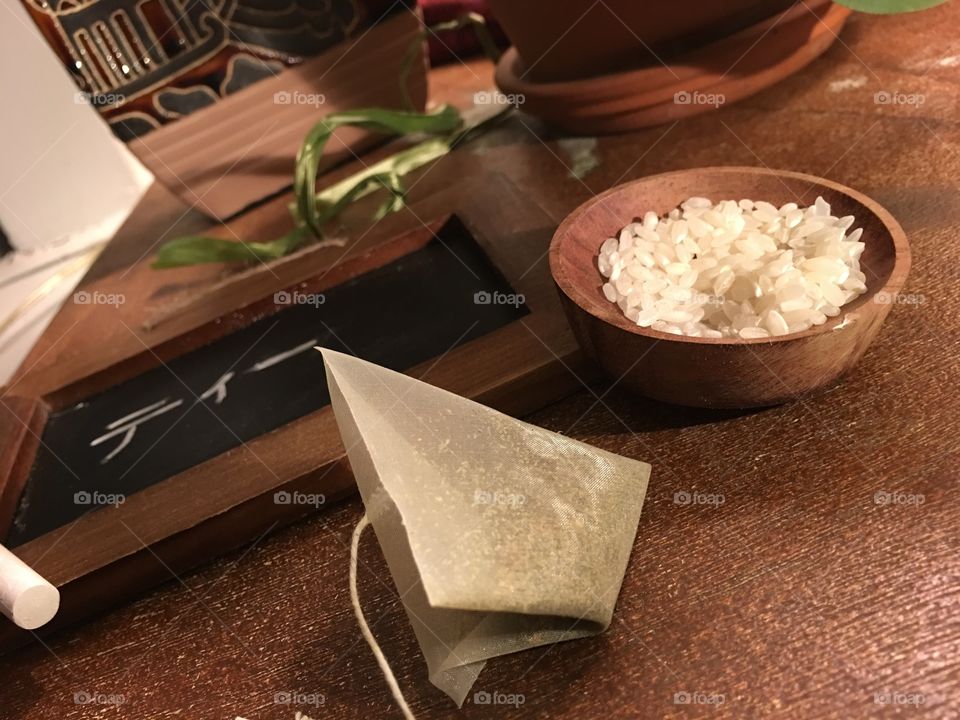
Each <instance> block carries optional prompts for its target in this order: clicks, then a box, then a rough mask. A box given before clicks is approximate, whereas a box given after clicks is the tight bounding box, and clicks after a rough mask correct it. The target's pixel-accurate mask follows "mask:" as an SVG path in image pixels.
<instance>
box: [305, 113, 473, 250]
mask: <svg viewBox="0 0 960 720" xmlns="http://www.w3.org/2000/svg"><path fill="white" fill-rule="evenodd" d="M461 122H462V120H461V118H460V113H459V112H458V111H457V110H456V108H454V107H452V106H450V105H444V106H442V107H441V108H439V109H437V110H436V111H434V112H432V113H411V112H400V111H397V110H385V109H383V108H365V109H362V110H351V111H348V112H339V113H331V114H330V115H327V117H325V118H324V119H323V120H321V121H320V122H318V123H317V124H316V125H314V126H313V128H311V130H310V132H309V133H307V136H306V138H304V141H303V144H302V145H301V146H300V151H299V152H298V153H297V162H296V166H295V169H294V176H293V191H294V194H295V196H296V200H297V214H298V216H299V217H300V219H301V220H302V221H303V222H304V223H305V224H306V226H307V227H308V228H309V229H310V231H311V232H312V233H313V234H314V235H316V236H317V237H322V236H323V230H322V228H321V225H322V222H321V218H320V208H319V207H318V206H317V203H316V182H317V168H318V167H319V165H320V158H321V157H322V156H323V149H324V147H325V146H326V144H327V141H328V140H329V139H330V136H331V135H332V134H333V132H334V130H336V129H337V128H339V127H343V126H350V127H360V128H363V129H365V130H372V131H374V132H380V133H385V134H392V135H408V134H411V133H420V132H423V133H429V134H431V135H445V134H448V133H451V132H453V131H454V130H456V129H457V128H459V127H460V125H461Z"/></svg>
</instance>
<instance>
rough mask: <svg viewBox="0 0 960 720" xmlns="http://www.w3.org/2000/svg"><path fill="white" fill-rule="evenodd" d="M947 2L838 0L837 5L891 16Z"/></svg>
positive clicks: (921, 0)
mask: <svg viewBox="0 0 960 720" xmlns="http://www.w3.org/2000/svg"><path fill="white" fill-rule="evenodd" d="M946 1H947V0H836V3H837V4H838V5H843V6H844V7H848V8H850V9H851V10H857V11H859V12H864V13H874V14H877V15H889V14H893V13H906V12H914V11H916V10H926V9H927V8H931V7H934V6H935V5H941V4H943V3H945V2H946Z"/></svg>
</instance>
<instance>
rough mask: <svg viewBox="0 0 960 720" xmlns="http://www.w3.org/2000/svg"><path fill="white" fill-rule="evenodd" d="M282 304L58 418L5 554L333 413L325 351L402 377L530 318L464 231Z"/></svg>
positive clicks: (448, 231) (456, 227)
mask: <svg viewBox="0 0 960 720" xmlns="http://www.w3.org/2000/svg"><path fill="white" fill-rule="evenodd" d="M274 301H275V302H276V303H277V304H278V305H282V306H283V308H282V309H281V310H280V311H279V312H276V313H274V314H271V315H268V316H266V317H263V318H261V319H259V320H256V321H255V322H252V323H251V324H249V325H247V326H246V327H244V328H243V329H241V330H238V331H236V332H233V333H232V334H230V335H227V336H225V337H222V338H220V339H219V340H216V341H214V342H212V343H211V344H209V345H206V346H204V347H201V348H199V349H196V350H193V351H192V352H189V353H187V354H185V355H182V356H180V357H178V358H176V359H175V360H173V361H171V362H169V363H167V364H165V365H161V366H159V367H156V368H154V369H152V370H149V371H147V372H145V373H143V374H140V375H138V376H136V377H134V378H132V379H130V380H128V381H126V382H123V383H121V384H118V385H115V386H114V387H111V388H109V389H107V390H106V391H104V392H101V393H99V394H97V395H95V396H92V397H89V398H86V399H85V400H83V401H82V402H79V403H77V404H75V405H73V406H71V407H67V408H63V409H60V410H57V411H54V412H52V413H51V414H50V417H49V418H48V420H47V424H46V427H45V428H44V431H43V435H42V444H41V446H40V448H39V449H38V451H37V455H36V459H35V461H34V464H33V467H32V469H31V472H30V476H29V479H28V482H27V486H26V490H25V492H24V494H23V497H22V499H21V501H20V505H19V508H18V511H17V513H16V516H15V518H14V523H13V526H12V528H11V531H10V533H9V535H8V537H7V538H6V540H5V542H4V544H6V545H7V546H8V547H16V546H18V545H21V544H22V543H25V542H27V541H29V540H31V539H33V538H36V537H39V536H41V535H43V534H45V533H47V532H49V531H51V530H53V529H55V528H58V527H61V526H63V525H65V524H66V523H69V522H71V521H72V520H74V519H76V518H77V517H79V516H81V515H82V514H84V513H85V512H88V511H90V510H93V509H95V508H97V507H100V506H103V505H109V504H113V503H117V502H122V501H123V499H124V498H125V497H126V496H129V495H131V494H133V493H135V492H137V491H139V490H142V489H143V488H146V487H148V486H150V485H153V484H155V483H157V482H159V481H161V480H164V479H165V478H168V477H171V476H173V475H175V474H177V473H179V472H181V471H183V470H185V469H187V468H190V467H193V466H195V465H197V464H199V463H202V462H204V461H205V460H209V459H211V458H214V457H216V456H217V455H220V454H221V453H223V452H225V451H227V450H230V449H231V448H234V447H237V446H239V445H240V444H242V443H244V442H247V441H249V440H250V439H252V438H254V437H257V436H259V435H263V434H264V433H268V432H270V431H271V430H274V429H276V428H279V427H281V426H283V425H285V424H287V423H289V422H291V421H293V420H296V419H297V418H300V417H302V416H304V415H307V414H308V413H311V412H313V411H315V410H318V409H319V408H322V407H323V406H325V405H327V404H328V403H329V395H328V392H327V387H326V379H325V373H324V369H323V361H322V358H321V356H320V353H318V352H316V351H315V350H313V347H314V346H316V345H320V346H324V347H329V348H333V349H335V350H339V351H341V352H346V353H351V354H354V355H357V356H359V357H362V358H364V359H366V360H370V361H372V362H375V363H378V364H380V365H384V366H386V367H390V368H394V369H398V370H404V369H406V368H410V367H413V366H415V365H417V364H418V363H421V362H424V361H426V360H429V359H430V358H435V357H438V356H440V355H443V354H444V353H446V352H448V351H449V350H451V349H452V348H454V347H456V346H458V345H461V344H463V343H465V342H467V341H470V340H472V339H475V338H477V337H479V336H481V335H484V334H486V333H489V332H490V331H492V330H495V329H497V328H500V327H502V326H504V325H507V324H509V323H511V322H513V321H515V320H517V319H518V318H520V317H523V316H524V315H526V314H527V313H528V310H527V308H526V306H525V305H524V303H523V297H522V296H521V295H518V294H516V293H515V291H514V289H513V288H512V287H511V286H510V284H509V283H508V282H507V280H506V279H505V278H504V277H503V275H502V274H501V272H500V271H499V270H498V269H497V268H496V267H495V266H494V265H493V264H492V263H491V261H490V260H489V259H488V258H487V256H486V255H485V254H484V252H483V250H482V249H481V248H480V247H479V245H478V244H477V243H476V241H475V240H474V239H473V237H472V236H471V235H470V233H469V232H468V231H467V230H466V229H465V228H464V226H463V225H462V224H461V223H460V222H459V221H457V220H456V219H452V220H451V221H449V222H447V223H446V224H445V225H443V227H442V228H441V229H440V230H439V231H438V233H437V235H436V237H434V239H432V240H431V241H429V242H428V243H427V244H426V245H424V246H423V247H421V248H420V249H418V250H415V251H413V252H410V253H409V254H407V255H404V256H402V257H400V258H399V259H397V260H394V261H393V262H390V263H388V264H386V265H383V266H382V267H379V268H377V269H375V270H371V271H369V272H367V273H365V274H363V275H361V276H359V277H356V278H354V279H352V280H350V281H347V282H345V283H343V284H341V285H338V286H336V287H333V288H331V289H329V290H327V291H326V292H324V293H322V294H320V293H312V294H311V293H300V292H297V291H285V292H280V293H277V295H276V296H274ZM224 482H227V483H228V482H230V478H229V477H220V476H213V477H209V478H208V479H206V480H205V481H204V483H224ZM194 490H195V492H197V493H204V492H206V491H208V490H210V487H204V486H203V484H198V486H197V487H196V488H194Z"/></svg>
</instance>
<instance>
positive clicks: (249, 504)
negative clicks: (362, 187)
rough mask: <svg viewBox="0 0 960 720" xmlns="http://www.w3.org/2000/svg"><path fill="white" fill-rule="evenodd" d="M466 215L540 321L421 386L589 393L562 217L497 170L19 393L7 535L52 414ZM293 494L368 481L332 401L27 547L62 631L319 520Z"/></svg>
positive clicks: (502, 398)
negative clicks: (584, 386)
mask: <svg viewBox="0 0 960 720" xmlns="http://www.w3.org/2000/svg"><path fill="white" fill-rule="evenodd" d="M453 208H456V210H455V211H454V210H453ZM454 216H455V217H456V218H457V219H459V221H460V222H462V223H463V225H464V226H465V227H466V228H467V230H469V232H470V233H471V234H472V235H473V237H474V239H475V240H476V241H477V243H478V244H479V245H480V246H481V248H482V249H483V250H484V251H485V252H486V254H487V255H488V257H489V258H490V259H491V260H492V262H493V263H494V265H496V267H497V268H498V269H499V270H500V271H501V272H502V273H503V275H504V276H505V278H506V279H507V281H508V282H509V283H510V285H511V286H512V287H513V288H514V290H515V291H516V292H518V293H522V294H523V295H524V296H525V302H526V305H527V307H528V309H529V311H530V313H529V314H528V315H526V316H525V317H523V318H522V319H520V320H517V321H514V322H512V323H510V324H508V325H506V326H504V327H502V328H500V329H498V330H495V331H493V332H491V333H488V334H486V335H484V336H482V337H480V338H477V339H475V340H472V341H470V342H467V343H465V344H464V345H460V346H459V347H456V348H455V349H453V350H451V351H450V352H448V353H446V354H445V355H443V356H442V357H440V358H438V359H435V360H431V361H428V362H425V363H421V364H420V365H418V366H416V367H414V368H411V369H410V370H408V372H409V373H410V374H412V375H414V376H416V377H421V376H423V375H424V373H425V372H427V371H428V370H429V374H428V375H427V376H426V378H425V379H427V380H428V381H429V382H430V383H432V384H434V385H437V386H439V387H443V388H445V389H447V390H450V391H452V392H456V393H458V394H460V395H462V396H464V397H468V398H472V399H475V400H478V401H480V402H483V403H485V404H488V405H491V406H493V407H496V408H498V409H500V410H503V411H505V412H508V413H511V414H522V413H527V412H531V411H533V410H535V409H537V408H539V407H542V406H543V405H545V404H547V403H549V402H552V401H554V400H557V399H559V398H561V397H563V396H565V395H567V394H569V393H570V392H572V391H575V390H576V389H579V387H580V382H581V381H580V380H579V379H577V376H579V377H589V376H590V372H591V371H590V370H589V368H587V367H585V366H584V364H583V360H582V359H581V354H580V352H579V350H578V346H577V344H576V341H575V340H574V339H573V336H572V334H571V332H570V330H569V327H568V325H567V322H566V319H565V317H564V315H563V311H562V309H561V306H560V302H559V297H558V295H557V292H556V289H555V287H554V285H553V281H552V279H551V278H550V275H549V269H548V262H547V249H548V246H549V242H550V238H551V236H552V234H553V230H554V227H555V223H554V222H553V221H552V219H551V218H550V217H549V216H548V215H547V214H546V213H545V212H544V211H543V210H542V209H541V208H539V207H538V206H537V205H535V204H534V203H533V202H532V201H530V200H529V199H527V198H525V197H524V196H523V195H522V194H521V193H520V191H519V190H518V189H517V188H516V187H515V186H513V185H512V184H511V183H510V182H509V181H507V180H506V179H505V178H503V177H502V176H499V175H490V176H487V177H484V178H481V179H479V180H478V181H475V182H469V183H464V184H463V185H462V186H460V187H458V188H455V189H452V190H449V191H446V192H443V193H439V194H437V195H435V196H433V197H431V198H430V199H429V200H427V201H425V202H424V203H422V204H420V205H418V206H417V207H416V208H415V212H414V210H413V209H408V210H405V211H403V212H401V213H398V214H397V215H396V216H393V217H391V218H388V219H387V220H386V221H384V222H383V223H382V224H381V225H382V227H380V226H378V228H377V231H376V233H373V232H371V233H369V234H368V235H365V236H363V237H362V238H361V239H360V240H358V241H356V243H355V244H354V245H353V246H352V247H350V248H349V249H348V250H347V251H343V249H341V248H337V249H336V251H332V250H331V249H329V248H310V249H308V250H306V251H303V252H301V253H298V254H297V256H296V258H295V262H294V261H293V260H294V259H292V258H291V259H286V260H283V261H280V262H278V263H276V264H274V265H272V266H271V268H270V271H269V272H263V271H254V272H248V273H246V274H242V275H240V276H239V277H238V278H236V279H235V280H234V281H231V282H229V283H226V284H224V285H222V286H221V287H220V288H219V289H218V290H217V292H216V294H215V296H214V297H212V298H208V299H206V300H205V301H204V302H199V303H194V304H192V305H188V306H185V307H183V308H181V309H180V310H179V311H178V313H177V314H176V316H175V317H174V318H172V319H168V320H164V321H162V322H161V323H160V324H156V325H153V326H152V328H151V329H148V330H145V331H144V334H145V336H146V337H148V338H149V340H150V342H149V343H148V344H144V345H142V346H141V347H140V348H139V350H137V349H136V348H135V347H133V346H129V345H128V346H127V347H125V348H118V349H117V350H116V352H114V353H113V354H112V357H110V358H108V359H107V360H105V361H104V362H103V366H102V367H100V368H97V369H92V370H89V371H88V372H86V373H85V374H83V376H82V377H79V378H77V379H75V380H72V381H70V382H65V383H63V384H62V385H54V386H51V387H49V388H48V389H47V390H46V391H45V392H43V393H42V394H41V395H40V396H39V397H32V398H31V397H27V398H9V397H7V398H4V399H3V405H4V406H5V407H6V409H7V410H8V411H9V412H8V413H7V417H5V418H4V423H5V424H6V426H8V427H9V428H10V429H11V430H12V431H14V432H12V433H11V434H10V437H11V438H12V440H7V439H6V438H7V436H8V433H6V432H5V433H4V439H5V442H4V444H3V445H2V446H0V471H2V472H3V473H4V474H3V475H0V510H5V511H8V512H7V515H6V517H3V516H0V530H3V532H4V534H5V533H6V530H7V529H8V527H9V520H10V511H12V508H13V507H15V505H16V500H17V499H18V498H19V497H20V495H21V493H22V491H23V489H24V487H25V484H26V481H27V476H28V474H29V471H30V468H31V466H32V462H33V455H34V453H35V452H36V449H37V447H38V445H39V442H40V435H41V428H42V426H43V424H44V422H45V418H46V413H47V412H48V411H50V410H55V409H57V408H60V407H64V406H66V405H68V404H71V403H74V402H76V401H78V400H80V399H82V398H84V397H88V396H90V395H91V394H93V393H96V392H99V391H101V390H104V389H106V388H108V387H110V386H112V385H115V384H117V383H119V382H122V381H123V380H126V379H128V378H130V377H133V376H135V375H137V374H139V373H142V372H144V371H146V370H148V369H151V368H153V367H156V366H157V365H159V364H160V363H161V361H162V362H166V361H168V360H170V359H172V358H174V357H177V356H179V355H182V354H184V353H186V352H188V351H190V350H192V349H195V348H197V347H200V346H202V345H205V344H207V343H209V342H211V341H213V340H214V339H216V338H218V337H221V336H223V335H226V334H228V333H230V332H232V331H235V330H237V329H239V328H241V327H243V326H245V325H246V324H247V323H249V322H251V321H252V318H255V317H258V316H262V315H263V314H264V313H269V312H275V311H277V306H276V304H275V303H273V301H272V295H273V293H274V292H276V291H278V290H281V289H288V290H292V289H296V290H299V291H301V292H319V291H323V290H324V289H325V288H330V287H333V286H335V285H337V284H339V283H341V282H343V281H345V280H347V279H349V278H351V277H355V276H357V275H359V274H362V273H363V272H366V271H367V270H370V269H372V268H375V267H378V266H380V265H384V264H386V263H388V262H390V261H391V260H393V259H395V258H397V257H399V256H401V255H404V254H406V253H408V252H411V251H412V250H415V249H417V248H418V247H421V246H423V245H424V244H425V243H426V242H428V241H429V240H430V239H431V238H432V237H434V234H435V232H436V231H437V229H438V228H439V227H440V226H441V225H442V224H443V223H445V222H447V221H448V220H449V219H450V218H451V217H454ZM421 218H431V220H430V221H428V222H424V221H423V220H421ZM411 227H412V229H410V228H411ZM338 256H342V257H340V259H339V260H335V261H334V262H331V258H337V257H338ZM109 280H110V278H109V277H108V278H106V279H105V282H104V284H101V283H98V289H99V288H102V287H108V286H109V284H110V283H109ZM121 355H122V356H121ZM574 373H576V376H575V375H574ZM39 382H40V384H42V381H39ZM33 384H34V386H36V385H37V384H38V383H37V382H36V381H35V382H34V383H33ZM12 415H15V417H11V416H12ZM210 477H229V478H230V479H231V481H230V483H223V484H220V485H218V486H216V487H214V488H213V489H212V490H211V491H210V492H206V493H203V494H197V493H196V492H195V491H194V488H196V487H197V483H198V481H200V480H202V479H203V478H210ZM281 490H287V491H290V492H294V491H299V492H303V493H322V494H324V495H325V496H326V498H327V501H328V502H330V501H334V500H337V499H340V498H342V497H344V496H347V495H349V494H350V493H352V491H353V480H352V477H351V474H350V470H349V467H348V465H347V462H346V460H345V458H344V451H343V447H342V445H341V442H340V437H339V432H338V430H337V427H336V423H335V420H334V417H333V414H332V411H331V409H330V407H329V406H327V407H324V408H322V409H320V410H318V411H315V412H313V413H310V414H308V415H306V416H304V417H301V418H300V419H298V420H296V421H294V422H291V423H289V424H287V425H285V426H283V427H281V428H278V429H277V430H274V431H272V432H269V433H266V434H264V435H261V436H259V437H257V438H255V439H253V440H251V441H249V442H246V443H244V444H241V445H240V446H238V447H236V448H234V449H232V450H229V451H227V452H225V453H222V454H221V455H218V456H217V457H215V458H213V459H211V460H208V461H206V462H204V463H201V464H200V465H197V466H195V467H192V468H190V469H189V470H186V471H184V472H182V473H179V474H177V475H174V476H172V477H170V478H167V479H166V480H163V481H161V482H159V483H156V484H154V485H152V486H150V487H147V488H145V489H144V490H141V491H139V492H136V493H134V494H132V495H131V496H129V497H128V498H127V499H126V502H125V503H124V504H122V505H119V506H118V507H102V508H99V509H97V510H94V511H92V512H89V513H87V514H85V515H83V516H82V517H80V518H79V519H78V520H76V521H74V522H72V523H70V524H68V525H66V526H63V527H61V528H58V529H57V530H54V531H51V532H49V533H47V534H45V535H42V536H41V537H38V538H36V539H34V540H31V541H29V542H27V543H25V544H23V545H21V546H19V547H17V548H15V549H14V551H15V553H16V554H17V555H18V556H19V557H20V558H22V559H23V560H24V561H25V562H27V563H28V564H30V565H31V566H33V567H34V568H35V569H36V570H37V571H38V572H40V573H41V574H42V575H43V576H44V577H46V578H47V579H49V580H50V582H52V583H53V584H54V585H56V586H57V587H58V588H59V589H60V591H61V595H62V605H61V611H60V614H59V615H58V617H57V618H56V619H55V620H54V622H53V623H51V625H50V626H48V629H50V628H56V627H58V626H62V625H64V624H66V623H69V622H71V621H74V620H77V619H78V618H81V617H83V616H85V615H89V614H91V613H93V612H96V611H100V610H102V609H104V608H105V607H107V606H109V604H113V603H118V602H121V601H123V600H125V599H129V598H131V597H133V596H135V595H136V594H137V593H139V592H140V591H142V590H143V589H144V588H146V587H149V586H152V585H154V584H157V583H159V582H162V581H164V580H168V579H170V578H171V575H172V574H173V573H178V572H180V571H183V570H185V569H187V568H189V567H191V566H193V565H196V564H198V563H199V562H201V561H204V560H207V559H209V558H211V557H214V556H216V555H217V554H220V553H222V552H224V551H226V550H228V549H230V548H233V547H236V546H238V545H240V544H242V543H243V542H245V541H248V540H250V539H253V538H255V537H258V536H260V535H261V534H262V533H264V532H266V531H268V530H269V529H270V528H272V527H274V526H275V525H276V524H282V523H287V522H290V521H293V520H295V519H297V518H299V517H303V516H305V515H307V514H309V513H310V512H312V509H311V508H309V507H303V506H296V505H283V504H276V503H274V501H273V494H274V493H275V492H278V491H281ZM184 497H190V502H184V501H183V499H184ZM4 520H6V523H3V521H4ZM28 637H29V636H26V634H25V633H22V632H20V631H18V630H16V628H14V627H13V625H12V624H11V623H4V624H3V625H0V647H2V648H7V647H10V646H11V645H14V644H19V643H20V642H22V641H23V640H25V639H28Z"/></svg>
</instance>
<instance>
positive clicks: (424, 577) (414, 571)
mask: <svg viewBox="0 0 960 720" xmlns="http://www.w3.org/2000/svg"><path fill="white" fill-rule="evenodd" d="M322 352H323V357H324V360H325V362H326V369H327V382H328V385H329V388H330V397H331V403H332V405H333V411H334V414H335V416H336V419H337V424H338V426H339V428H340V434H341V436H342V438H343V443H344V446H345V447H346V449H347V454H348V455H349V458H350V464H351V466H352V469H353V473H354V475H355V476H356V480H357V485H358V486H359V488H360V494H361V496H362V498H363V503H364V506H365V508H366V513H367V516H368V518H369V521H370V524H372V525H373V528H374V531H375V533H376V536H377V540H378V541H379V544H380V547H381V549H382V550H383V554H384V557H385V559H386V561H387V565H388V567H389V569H390V574H391V575H392V577H393V580H394V582H395V584H396V586H397V591H398V593H399V595H400V598H401V600H402V602H403V605H404V609H405V610H406V613H407V616H408V618H409V620H410V623H411V625H412V626H413V630H414V633H415V634H416V637H417V641H418V643H419V645H420V648H421V650H422V651H423V655H424V657H425V659H426V662H427V668H428V670H429V676H430V681H431V682H432V683H433V684H434V685H436V686H437V687H439V688H440V689H441V690H443V691H444V692H446V693H447V694H448V695H449V696H450V697H451V698H452V699H453V700H454V702H456V703H457V705H462V703H463V701H464V698H466V696H467V693H468V692H469V690H470V687H471V686H472V685H473V683H474V681H475V680H476V679H477V676H478V675H479V673H480V670H481V669H482V668H483V665H484V663H485V661H486V660H488V659H490V658H494V657H497V656H499V655H505V654H507V653H513V652H517V651H519V650H526V649H528V648H533V647H537V646H542V645H548V644H551V643H555V642H558V641H561V640H572V639H575V638H582V637H587V636H590V635H596V634H598V633H600V632H602V631H603V630H604V629H606V628H607V626H608V625H609V624H610V621H611V619H612V616H613V608H614V605H615V603H616V600H617V596H618V594H619V592H620V585H621V583H622V582H623V575H624V572H625V571H626V567H627V561H628V559H629V557H630V550H631V548H632V546H633V541H634V537H635V535H636V532H637V523H638V521H639V518H640V508H641V506H642V505H643V497H644V493H645V492H646V488H647V480H648V479H649V476H650V466H649V465H648V464H647V463H644V462H640V461H637V460H631V459H628V458H624V457H621V456H619V455H614V454H613V453H609V452H606V451H604V450H599V449H597V448H594V447H590V446H589V445H585V444H584V443H581V442H577V441H575V440H571V439H570V438H567V437H564V436H562V435H559V434H557V433H554V432H550V431H548V430H544V429H542V428H539V427H536V426H534V425H530V424H528V423H524V422H521V421H519V420H516V419H514V418H511V417H509V416H507V415H504V414H502V413H499V412H496V411H495V410H491V409H490V408H488V407H485V406H483V405H480V404H478V403H475V402H472V401H470V400H466V399H464V398H462V397H459V396H457V395H454V394H453V393H449V392H446V391H445V390H441V389H439V388H436V387H433V386H432V385H428V384H427V383H424V382H420V381H418V380H415V379H413V378H411V377H408V376H406V375H402V374H400V373H396V372H393V371H391V370H386V369H384V368H382V367H379V366H377V365H374V364H371V363H368V362H365V361H363V360H359V359H357V358H355V357H352V356H349V355H343V354H341V353H338V352H334V351H331V350H326V349H323V350H322Z"/></svg>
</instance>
